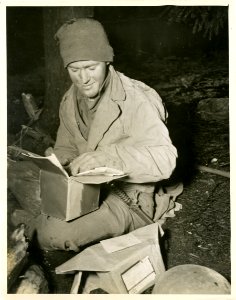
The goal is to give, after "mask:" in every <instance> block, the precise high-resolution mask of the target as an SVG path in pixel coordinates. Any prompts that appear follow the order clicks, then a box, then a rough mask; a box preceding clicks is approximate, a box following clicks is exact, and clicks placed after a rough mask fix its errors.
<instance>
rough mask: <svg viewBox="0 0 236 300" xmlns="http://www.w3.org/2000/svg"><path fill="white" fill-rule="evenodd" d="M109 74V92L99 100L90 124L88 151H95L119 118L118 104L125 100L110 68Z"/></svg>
mask: <svg viewBox="0 0 236 300" xmlns="http://www.w3.org/2000/svg"><path fill="white" fill-rule="evenodd" d="M110 72H111V82H110V84H111V87H110V88H111V90H110V91H109V92H106V93H105V94H104V97H103V99H101V103H100V104H99V106H98V109H97V111H96V114H95V117H94V120H93V122H92V124H91V127H90V132H89V136H88V149H87V150H88V151H94V150H95V149H96V147H97V145H98V143H99V142H100V141H101V140H102V138H103V136H104V134H105V133H106V131H107V130H108V129H109V127H110V126H111V125H112V123H113V122H114V121H115V120H116V119H117V118H118V117H119V116H120V114H121V108H120V106H119V104H118V102H119V101H124V100H125V91H124V89H123V86H122V84H121V81H120V78H119V76H118V75H117V74H116V72H115V71H114V69H113V67H112V66H110Z"/></svg>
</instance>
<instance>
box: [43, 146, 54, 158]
mask: <svg viewBox="0 0 236 300" xmlns="http://www.w3.org/2000/svg"><path fill="white" fill-rule="evenodd" d="M52 153H53V148H52V147H49V148H47V149H46V150H45V152H44V154H45V156H50V155H51V154H52Z"/></svg>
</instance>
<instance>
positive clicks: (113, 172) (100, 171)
mask: <svg viewBox="0 0 236 300" xmlns="http://www.w3.org/2000/svg"><path fill="white" fill-rule="evenodd" d="M84 175H106V176H120V175H124V172H123V171H120V170H117V169H113V168H108V167H99V168H95V169H92V170H88V171H85V172H81V173H78V174H76V175H75V176H84Z"/></svg>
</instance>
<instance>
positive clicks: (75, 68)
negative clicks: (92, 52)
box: [67, 60, 107, 98]
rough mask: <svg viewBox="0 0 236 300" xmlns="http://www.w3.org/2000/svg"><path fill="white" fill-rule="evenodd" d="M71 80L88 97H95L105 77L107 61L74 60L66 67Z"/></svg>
mask: <svg viewBox="0 0 236 300" xmlns="http://www.w3.org/2000/svg"><path fill="white" fill-rule="evenodd" d="M67 69H68V72H69V75H70V78H71V80H72V82H73V83H74V84H75V85H76V86H77V87H78V89H79V91H80V92H81V93H82V94H83V95H85V96H87V97H88V98H95V97H96V96H97V95H98V93H99V90H100V88H101V86H102V84H103V82H104V80H105V78H106V72H107V63H105V62H98V61H92V60H86V61H76V62H73V63H71V64H69V66H68V67H67Z"/></svg>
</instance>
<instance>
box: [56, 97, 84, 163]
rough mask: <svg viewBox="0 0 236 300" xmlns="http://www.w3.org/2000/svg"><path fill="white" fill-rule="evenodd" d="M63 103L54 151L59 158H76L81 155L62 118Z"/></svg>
mask: <svg viewBox="0 0 236 300" xmlns="http://www.w3.org/2000/svg"><path fill="white" fill-rule="evenodd" d="M62 105H63V102H62V103H61V105H60V110H59V116H60V125H59V128H58V131H57V138H56V143H55V146H54V152H55V154H56V156H57V157H58V159H59V160H60V159H61V158H62V159H63V158H68V159H69V160H72V159H74V158H75V157H77V156H78V155H79V153H78V149H77V147H76V145H75V144H74V142H73V141H74V137H73V135H72V134H71V133H70V131H69V129H68V128H67V126H66V124H65V123H64V121H63V118H62Z"/></svg>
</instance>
